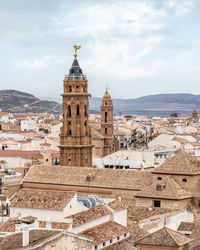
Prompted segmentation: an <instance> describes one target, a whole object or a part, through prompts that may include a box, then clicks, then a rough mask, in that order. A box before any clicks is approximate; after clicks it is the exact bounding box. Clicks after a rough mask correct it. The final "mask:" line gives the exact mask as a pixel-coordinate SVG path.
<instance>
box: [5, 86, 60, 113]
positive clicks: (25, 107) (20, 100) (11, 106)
mask: <svg viewBox="0 0 200 250" xmlns="http://www.w3.org/2000/svg"><path fill="white" fill-rule="evenodd" d="M0 109H1V111H7V112H11V113H28V112H33V113H43V112H48V113H60V112H61V105H60V104H58V103H57V102H55V101H46V100H40V99H39V98H36V97H35V96H33V95H31V94H28V93H24V92H21V91H16V90H1V91H0Z"/></svg>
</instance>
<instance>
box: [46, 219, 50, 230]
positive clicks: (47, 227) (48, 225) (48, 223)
mask: <svg viewBox="0 0 200 250" xmlns="http://www.w3.org/2000/svg"><path fill="white" fill-rule="evenodd" d="M46 229H51V220H50V218H47V221H46Z"/></svg>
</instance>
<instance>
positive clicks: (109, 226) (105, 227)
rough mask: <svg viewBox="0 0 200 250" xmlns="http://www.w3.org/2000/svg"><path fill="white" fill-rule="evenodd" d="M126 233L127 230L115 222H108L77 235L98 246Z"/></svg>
mask: <svg viewBox="0 0 200 250" xmlns="http://www.w3.org/2000/svg"><path fill="white" fill-rule="evenodd" d="M128 232H129V229H128V228H126V227H123V226H122V225H120V224H118V223H116V222H113V221H109V222H106V223H103V224H101V225H98V226H96V227H92V228H89V229H87V230H85V231H83V232H81V233H79V235H81V236H84V237H88V238H90V239H93V240H94V241H95V243H96V244H99V243H102V242H105V241H107V240H110V239H112V238H114V237H117V236H119V235H122V234H124V233H128Z"/></svg>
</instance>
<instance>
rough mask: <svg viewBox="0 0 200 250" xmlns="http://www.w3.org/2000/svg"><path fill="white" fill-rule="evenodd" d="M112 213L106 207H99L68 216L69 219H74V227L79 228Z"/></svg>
mask: <svg viewBox="0 0 200 250" xmlns="http://www.w3.org/2000/svg"><path fill="white" fill-rule="evenodd" d="M111 213H112V212H111V211H110V210H109V209H108V208H106V207H105V206H104V205H98V206H95V207H92V208H90V209H88V210H86V211H83V212H80V213H77V214H74V215H71V216H68V217H67V218H71V219H73V227H78V226H80V225H82V224H85V223H87V222H89V221H92V220H95V219H98V218H100V217H102V216H105V215H108V214H111Z"/></svg>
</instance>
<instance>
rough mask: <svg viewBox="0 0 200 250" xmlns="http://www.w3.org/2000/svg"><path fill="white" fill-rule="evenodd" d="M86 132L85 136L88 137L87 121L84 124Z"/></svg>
mask: <svg viewBox="0 0 200 250" xmlns="http://www.w3.org/2000/svg"><path fill="white" fill-rule="evenodd" d="M84 132H85V135H87V122H86V121H85V122H84Z"/></svg>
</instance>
